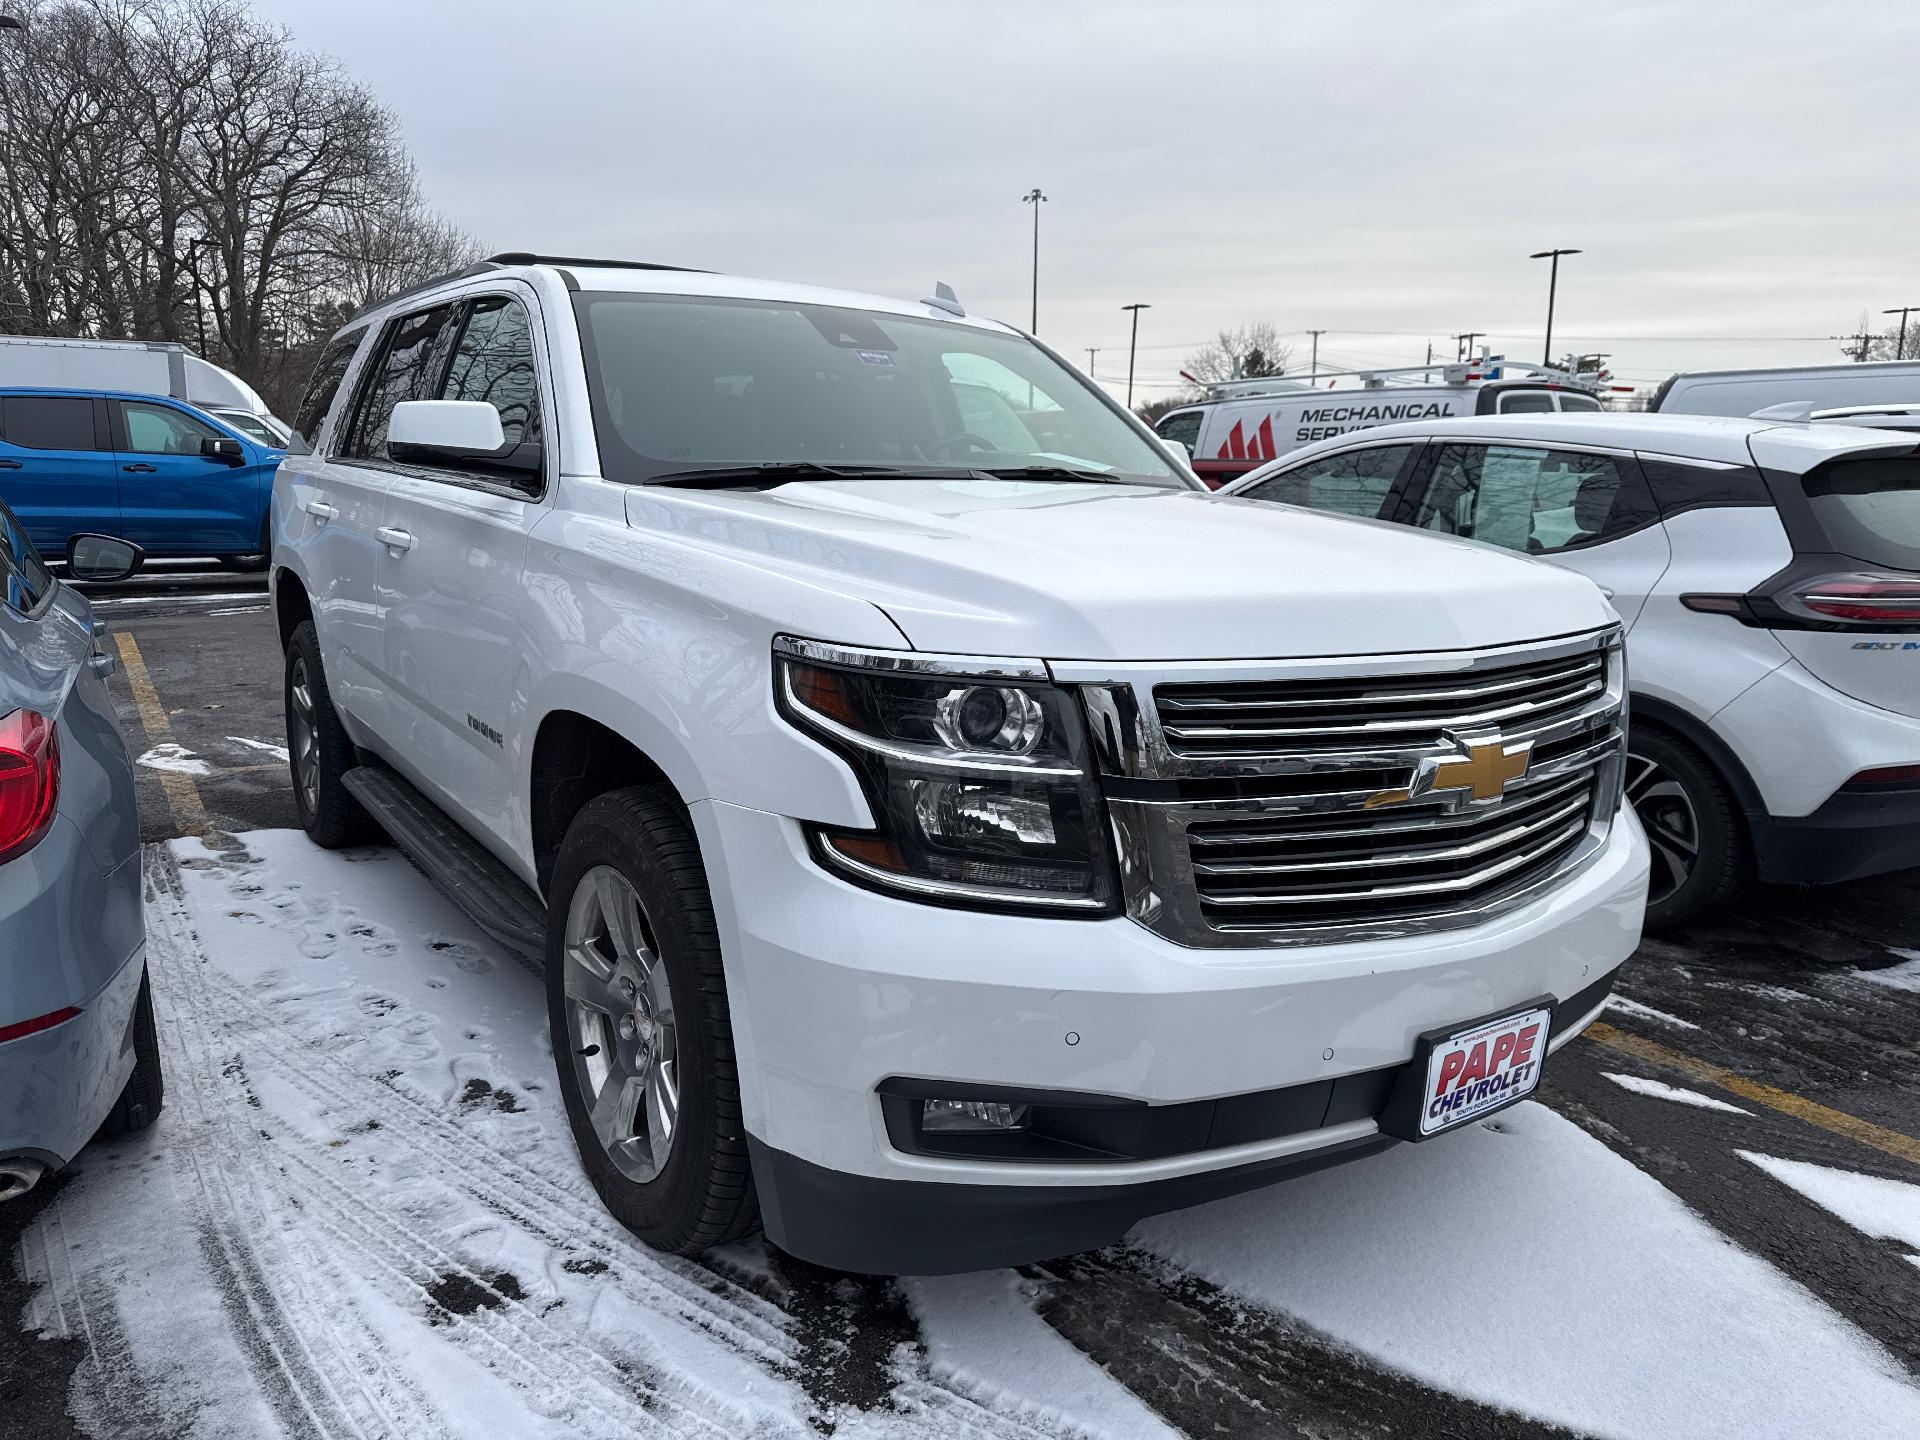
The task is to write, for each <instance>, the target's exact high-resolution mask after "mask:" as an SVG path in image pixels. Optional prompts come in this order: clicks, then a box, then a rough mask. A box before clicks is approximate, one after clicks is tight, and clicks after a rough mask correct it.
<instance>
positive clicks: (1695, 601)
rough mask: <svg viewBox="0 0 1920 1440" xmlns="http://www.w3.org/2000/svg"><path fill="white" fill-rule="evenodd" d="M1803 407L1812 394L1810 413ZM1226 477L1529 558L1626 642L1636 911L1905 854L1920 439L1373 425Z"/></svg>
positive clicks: (1901, 862) (1675, 421) (1885, 862)
mask: <svg viewBox="0 0 1920 1440" xmlns="http://www.w3.org/2000/svg"><path fill="white" fill-rule="evenodd" d="M1803 408H1805V407H1803ZM1233 493H1235V494H1237V495H1241V496H1245V497H1248V498H1251V499H1258V500H1268V501H1280V502H1284V503H1287V504H1293V505H1306V506H1311V507H1313V508H1316V509H1323V510H1327V509H1330V510H1337V511H1340V512H1341V513H1344V514H1351V515H1364V516H1368V517H1371V518H1377V519H1381V520H1390V521H1396V522H1398V523H1400V524H1404V525H1411V526H1414V527H1416V528H1419V529H1423V530H1427V531H1432V532H1437V533H1440V534H1445V535H1458V536H1465V537H1468V538H1471V539H1474V540H1478V541H1480V542H1482V543H1483V544H1486V545H1490V546H1495V547H1498V548H1500V549H1505V550H1511V551H1515V552H1519V553H1522V554H1528V555H1535V556H1538V557H1540V558H1541V559H1542V560H1546V561H1550V562H1552V563H1553V564H1555V565H1558V566H1560V567H1562V568H1565V569H1568V570H1573V571H1577V572H1579V573H1580V574H1582V575H1586V576H1589V577H1590V578H1592V579H1593V580H1595V581H1597V582H1598V583H1599V584H1600V585H1602V586H1603V587H1605V589H1606V591H1607V593H1608V595H1609V596H1610V597H1611V598H1612V600H1613V604H1614V606H1615V608H1616V609H1617V610H1618V611H1619V612H1620V618H1621V621H1622V623H1624V624H1625V625H1626V627H1627V633H1628V635H1629V637H1630V638H1629V644H1628V654H1629V659H1630V662H1631V673H1632V676H1633V686H1632V698H1631V707H1632V714H1633V724H1632V734H1631V736H1630V738H1629V741H1628V750H1629V752H1630V757H1631V758H1630V762H1629V770H1628V780H1627V792H1628V796H1629V798H1630V799H1631V800H1632V801H1633V803H1634V806H1635V808H1636V809H1637V810H1638V811H1639V815H1640V819H1641V821H1642V823H1643V824H1644V825H1645V827H1646V830H1647V836H1648V839H1649V841H1650V842H1651V844H1652V849H1653V878H1652V884H1651V890H1650V895H1649V906H1648V915H1647V920H1648V925H1649V926H1650V927H1654V928H1658V927H1661V926H1666V925H1673V924H1677V923H1680V922H1681V921H1684V920H1687V919H1689V918H1691V917H1693V916H1695V915H1698V914H1700V913H1701V912H1703V911H1705V910H1707V909H1709V908H1711V907H1713V906H1715V905H1719V904H1724V903H1725V902H1727V901H1728V900H1730V899H1731V898H1732V897H1733V896H1734V895H1736V894H1737V893H1738V892H1739V891H1740V889H1741V888H1742V887H1743V886H1744V885H1745V884H1746V883H1747V882H1748V881H1749V880H1751V879H1752V878H1754V877H1756V876H1757V877H1759V878H1760V879H1763V880H1777V881H1794V882H1800V883H1810V884H1811V883H1824V882H1832V881H1840V880H1850V879H1857V878H1860V877H1863V876H1868V875H1875V874H1880V873H1883V872H1886V871H1891V870H1899V869H1903V868H1905V867H1907V866H1914V865H1920V446H1916V443H1915V437H1914V436H1913V435H1911V434H1909V433H1905V432H1902V431H1898V430H1889V429H1875V430H1869V429H1863V428H1858V427H1850V426H1845V425H1829V424H1825V423H1821V424H1807V423H1804V422H1802V423H1782V422H1780V421H1778V420H1768V419H1766V418H1764V417H1756V418H1755V419H1752V420H1731V419H1718V418H1708V417H1696V416H1669V415H1628V414H1619V415H1589V416H1575V415H1552V416H1546V415H1540V416H1535V415H1528V416H1488V417H1483V418H1480V419H1473V420H1457V421H1435V422H1430V423H1422V424H1411V425H1385V426H1381V427H1379V428H1377V429H1373V430H1368V431H1365V432H1363V433H1361V434H1358V435H1348V436H1344V437H1342V438H1341V439H1340V440H1339V441H1338V442H1329V443H1327V444H1324V445H1318V446H1314V447H1312V448H1310V449H1306V450H1301V451H1297V452H1295V453H1294V454H1292V455H1290V456H1288V457H1287V458H1286V459H1285V460H1284V461H1282V462H1281V463H1279V464H1276V465H1271V466H1267V467H1265V468H1263V469H1261V470H1259V471H1256V472H1255V473H1254V474H1252V475H1249V476H1248V477H1247V478H1246V479H1245V480H1244V481H1242V482H1241V483H1240V484H1238V485H1236V486H1234V487H1233Z"/></svg>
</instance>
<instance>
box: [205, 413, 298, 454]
mask: <svg viewBox="0 0 1920 1440" xmlns="http://www.w3.org/2000/svg"><path fill="white" fill-rule="evenodd" d="M213 413H214V414H216V415H218V416H219V417H220V418H221V419H222V420H224V421H226V422H227V424H229V425H231V426H232V427H233V428H234V429H236V430H238V431H239V432H240V433H241V434H242V435H245V436H247V437H248V438H249V439H253V440H258V441H259V442H260V443H261V444H262V445H271V446H273V447H274V448H275V449H278V448H280V447H281V446H283V445H285V444H286V443H287V442H286V441H284V440H282V439H281V438H280V437H279V436H278V435H276V434H274V433H273V431H272V430H271V429H270V428H269V427H268V425H267V422H266V421H264V420H262V419H261V418H260V417H259V416H257V415H249V414H248V413H247V412H246V411H244V410H216V411H214V412H213Z"/></svg>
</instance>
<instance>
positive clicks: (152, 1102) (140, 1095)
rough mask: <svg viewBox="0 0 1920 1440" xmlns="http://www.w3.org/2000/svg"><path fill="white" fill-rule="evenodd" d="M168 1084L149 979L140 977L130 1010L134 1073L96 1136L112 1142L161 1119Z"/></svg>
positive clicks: (102, 1122) (101, 1123) (128, 1078)
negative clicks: (156, 1029)
mask: <svg viewBox="0 0 1920 1440" xmlns="http://www.w3.org/2000/svg"><path fill="white" fill-rule="evenodd" d="M166 1098H167V1081H166V1076H165V1075H163V1074H162V1073H161V1071H160V1036H159V1034H158V1033H157V1032H156V1031H155V1029H154V1024H153V989H152V980H151V979H150V977H148V976H146V975H142V976H141V977H140V998H139V999H138V1000H137V1001H135V1002H134V1007H133V1074H131V1075H129V1076H128V1077H127V1084H126V1088H125V1089H123V1090H122V1091H121V1092H120V1098H119V1099H117V1100H115V1101H114V1102H113V1109H111V1110H109V1111H108V1112H107V1118H106V1119H105V1120H103V1121H101V1122H100V1130H99V1135H100V1137H101V1138H102V1139H112V1138H113V1137H114V1136H116V1135H132V1134H134V1133H135V1132H137V1131H140V1130H144V1129H146V1128H147V1127H148V1126H149V1125H151V1124H153V1122H154V1121H155V1120H157V1119H159V1118H160V1107H161V1106H162V1105H163V1104H165V1103H166Z"/></svg>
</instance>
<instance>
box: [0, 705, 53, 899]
mask: <svg viewBox="0 0 1920 1440" xmlns="http://www.w3.org/2000/svg"><path fill="white" fill-rule="evenodd" d="M59 799H60V741H59V739H58V737H57V736H56V735H55V734H54V729H53V721H51V720H49V719H48V718H47V717H46V716H44V715H37V714H35V713H34V712H33V711H31V710H15V711H14V712H13V713H12V714H10V715H0V865H4V864H6V862H7V861H9V860H11V859H13V858H14V857H15V856H18V855H24V854H25V853H26V852H27V851H29V850H31V849H32V848H33V847H34V846H35V845H36V844H38V843H39V841H40V837H41V836H43V835H45V834H46V833H47V830H48V829H49V828H50V827H51V826H52V824H53V809H54V805H55V804H56V803H57V802H58V801H59Z"/></svg>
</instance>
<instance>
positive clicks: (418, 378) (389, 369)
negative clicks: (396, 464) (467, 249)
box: [341, 305, 453, 460]
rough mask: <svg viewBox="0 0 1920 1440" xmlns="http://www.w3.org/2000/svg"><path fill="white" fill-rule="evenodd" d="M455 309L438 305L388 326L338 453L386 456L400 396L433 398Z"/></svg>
mask: <svg viewBox="0 0 1920 1440" xmlns="http://www.w3.org/2000/svg"><path fill="white" fill-rule="evenodd" d="M452 318H453V307H452V306H451V305H441V306H439V307H437V308H435V309H432V310H426V311H422V312H421V313H420V314H418V315H408V316H405V317H403V318H401V319H399V320H395V321H393V322H392V323H391V324H389V325H388V326H387V333H386V337H385V339H384V342H383V345H382V349H381V353H380V359H379V361H378V363H377V364H376V365H375V366H374V367H373V369H372V370H371V371H370V372H369V373H368V375H367V379H366V382H365V383H364V384H363V385H362V386H361V388H360V408H359V411H358V413H357V415H356V417H355V420H354V427H353V435H352V437H351V439H350V440H349V441H348V443H347V444H346V445H345V446H343V447H342V449H341V453H342V454H344V455H350V456H353V457H355V458H358V459H367V460H384V459H386V457H387V422H388V421H389V420H391V419H392V418H393V407H394V406H396V405H398V404H399V403H400V402H401V401H402V400H433V399H436V398H438V396H439V392H440V377H441V375H442V374H443V373H444V372H445V370H446V364H447V351H446V347H447V345H448V344H449V343H451V338H452V326H451V325H449V324H448V321H450V320H451V319H452Z"/></svg>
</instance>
